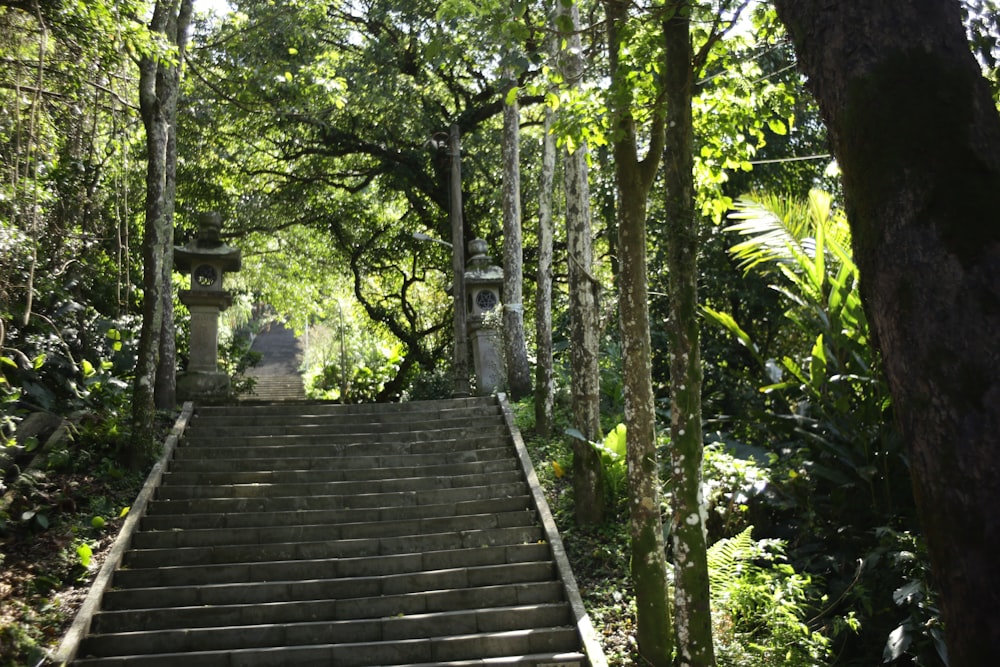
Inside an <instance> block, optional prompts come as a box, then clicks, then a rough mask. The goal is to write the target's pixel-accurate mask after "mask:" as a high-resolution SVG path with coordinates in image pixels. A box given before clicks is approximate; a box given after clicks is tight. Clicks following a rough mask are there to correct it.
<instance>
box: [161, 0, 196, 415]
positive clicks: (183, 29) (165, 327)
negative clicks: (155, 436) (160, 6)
mask: <svg viewBox="0 0 1000 667" xmlns="http://www.w3.org/2000/svg"><path fill="white" fill-rule="evenodd" d="M192 5H193V0H185V1H183V2H181V6H180V9H179V10H178V14H177V19H176V22H175V24H174V25H173V26H171V28H170V30H171V32H172V34H173V39H174V40H175V44H176V45H177V52H178V56H177V58H178V66H176V67H172V68H169V69H167V70H165V71H163V72H162V73H161V74H160V76H163V77H170V81H169V87H170V90H171V91H172V92H171V93H168V94H166V95H165V99H164V100H163V105H164V112H163V116H164V117H165V118H167V119H169V121H168V122H169V125H168V127H167V149H166V160H165V164H164V170H165V172H166V174H165V188H164V193H163V195H164V197H163V205H164V212H163V214H164V218H165V220H164V229H163V232H164V233H163V237H162V239H161V240H162V242H163V246H162V247H161V252H162V254H163V289H162V291H161V295H160V297H161V299H162V300H163V317H162V320H161V323H160V350H159V358H158V360H157V366H156V377H155V382H154V399H153V400H154V403H155V405H156V407H157V408H158V409H160V410H171V409H173V408H174V407H175V406H176V404H177V339H176V332H175V326H174V295H173V289H172V282H173V272H174V208H175V204H176V201H177V99H178V97H179V96H180V79H181V70H182V68H183V65H184V54H185V52H186V49H187V38H188V26H189V25H190V22H191V12H192V10H193V7H192Z"/></svg>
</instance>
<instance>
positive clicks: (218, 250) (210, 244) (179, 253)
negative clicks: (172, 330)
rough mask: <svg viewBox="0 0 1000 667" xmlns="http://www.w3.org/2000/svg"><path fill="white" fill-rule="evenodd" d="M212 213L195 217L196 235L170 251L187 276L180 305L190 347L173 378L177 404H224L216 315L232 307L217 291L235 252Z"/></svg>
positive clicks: (226, 392)
mask: <svg viewBox="0 0 1000 667" xmlns="http://www.w3.org/2000/svg"><path fill="white" fill-rule="evenodd" d="M221 231H222V219H221V217H220V216H219V214H218V213H203V214H201V215H200V216H198V236H197V237H196V238H195V239H193V240H192V241H189V242H188V243H187V245H184V246H178V247H176V248H174V265H175V266H176V267H177V269H178V270H179V271H181V272H183V273H190V274H191V289H188V290H181V291H180V293H179V295H178V296H179V298H180V300H181V303H183V304H184V305H185V306H187V308H188V310H189V311H191V343H190V354H189V358H188V365H187V369H186V370H185V371H184V372H182V373H178V374H177V398H178V400H182V401H190V400H194V401H202V402H208V403H219V402H224V401H226V400H228V399H229V398H230V386H229V375H228V374H227V373H224V372H221V371H220V370H219V313H221V312H222V311H224V310H225V309H226V308H229V306H231V305H232V304H233V295H232V294H230V293H229V292H227V291H226V290H224V289H223V280H222V279H223V276H224V275H225V274H226V273H227V272H230V273H231V272H235V271H239V270H240V266H241V264H242V257H241V254H240V250H239V249H238V248H232V247H230V246H228V245H226V244H225V243H223V242H222V239H221V237H220V233H221Z"/></svg>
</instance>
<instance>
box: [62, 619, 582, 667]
mask: <svg viewBox="0 0 1000 667" xmlns="http://www.w3.org/2000/svg"><path fill="white" fill-rule="evenodd" d="M574 644H579V640H578V639H576V638H575V632H574V631H573V630H572V629H571V628H565V627H562V628H541V629H533V630H512V631H507V632H498V633H483V634H475V635H460V636H453V637H434V638H430V639H423V638H422V639H410V640H401V641H395V642H368V643H351V644H320V645H307V646H289V647H280V648H278V647H275V648H270V647H267V648H252V649H241V650H227V651H204V652H197V653H165V654H156V655H133V656H121V657H114V656H113V657H109V658H94V659H90V660H81V661H79V663H78V664H80V665H91V666H94V667H106V666H108V665H115V666H117V667H122V666H123V665H129V666H130V667H176V666H177V665H181V664H183V665H184V667H220V666H222V667H236V666H242V667H288V666H289V665H295V667H329V666H330V665H337V666H338V667H367V666H371V665H383V666H386V667H388V666H398V667H420V666H427V667H429V666H430V665H438V666H439V667H450V666H454V667H461V666H464V665H480V666H482V665H486V664H489V665H520V666H525V667H545V666H547V665H581V664H585V663H583V662H581V659H582V658H583V656H582V655H581V654H580V653H578V652H576V651H575V650H574V648H575V646H574ZM487 661H488V662H487Z"/></svg>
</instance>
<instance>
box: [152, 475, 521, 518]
mask: <svg viewBox="0 0 1000 667" xmlns="http://www.w3.org/2000/svg"><path fill="white" fill-rule="evenodd" d="M526 492H527V484H525V483H524V482H512V483H504V484H488V485H484V486H465V487H454V488H450V489H438V490H436V491H434V492H433V493H429V492H427V491H424V492H417V491H393V492H391V493H359V494H356V495H349V496H344V495H314V496H309V497H302V496H288V497H280V498H279V497H256V498H194V499H184V500H160V501H156V502H154V503H152V504H151V505H150V508H149V513H150V514H186V513H194V514H205V513H212V512H268V511H282V510H284V511H294V510H300V509H302V510H312V509H360V508H375V507H378V508H388V507H394V506H395V507H411V506H419V505H439V504H442V503H449V502H462V501H469V500H485V499H487V498H490V497H500V498H503V497H508V496H521V495H524V494H525V493H526Z"/></svg>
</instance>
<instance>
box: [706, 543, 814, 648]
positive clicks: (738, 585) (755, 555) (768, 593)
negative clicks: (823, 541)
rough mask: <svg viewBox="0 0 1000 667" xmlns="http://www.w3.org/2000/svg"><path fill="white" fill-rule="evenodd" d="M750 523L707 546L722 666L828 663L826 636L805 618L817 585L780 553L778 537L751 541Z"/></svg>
mask: <svg viewBox="0 0 1000 667" xmlns="http://www.w3.org/2000/svg"><path fill="white" fill-rule="evenodd" d="M752 531H753V528H752V527H747V528H746V529H745V530H743V531H742V532H741V533H739V534H738V535H736V536H735V537H732V538H725V539H722V540H719V541H718V542H716V543H715V544H713V545H712V546H711V547H710V548H709V550H708V567H709V575H710V578H711V591H712V616H713V618H712V621H713V625H714V639H715V643H716V656H717V659H718V664H719V665H720V667H769V666H775V667H777V666H779V665H780V666H781V667H793V666H795V667H813V666H817V665H825V664H829V660H830V659H831V658H832V652H831V643H830V639H829V638H828V637H826V636H824V635H823V634H822V633H821V632H819V631H817V630H815V629H813V628H810V626H809V625H808V623H807V622H806V618H808V617H809V616H810V615H811V614H812V613H813V612H814V611H815V609H814V608H813V601H815V600H816V590H815V587H814V586H813V585H812V581H811V580H810V578H809V576H808V575H804V574H800V573H797V572H796V571H795V569H794V568H793V567H792V566H791V565H789V564H788V563H787V561H786V560H785V558H784V545H783V544H782V543H781V542H780V541H775V540H769V541H759V542H758V541H755V540H754V539H753V538H752V537H751V533H752Z"/></svg>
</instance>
